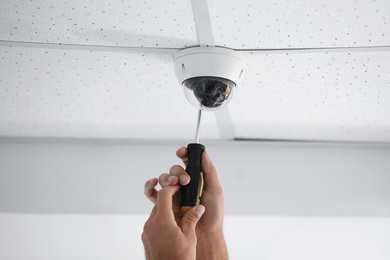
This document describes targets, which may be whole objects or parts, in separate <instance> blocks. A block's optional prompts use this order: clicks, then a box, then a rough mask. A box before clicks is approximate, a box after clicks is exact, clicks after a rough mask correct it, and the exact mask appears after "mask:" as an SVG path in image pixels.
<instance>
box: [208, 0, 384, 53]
mask: <svg viewBox="0 0 390 260" xmlns="http://www.w3.org/2000/svg"><path fill="white" fill-rule="evenodd" d="M210 13H211V16H210V17H211V21H212V23H213V29H214V33H215V36H214V38H215V42H216V44H217V45H221V46H228V47H230V48H234V49H261V48H289V47H291V48H302V47H312V48H316V47H335V46H337V47H344V46H347V47H348V46H349V47H351V46H378V45H389V43H390V1H387V0H371V1H369V0H342V1H339V0H330V1H329V0H321V1H310V0H299V1H296V0H295V1H291V0H281V1H280V0H279V1H261V2H260V1H257V0H244V1H224V0H216V1H210Z"/></svg>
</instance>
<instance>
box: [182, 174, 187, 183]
mask: <svg viewBox="0 0 390 260" xmlns="http://www.w3.org/2000/svg"><path fill="white" fill-rule="evenodd" d="M187 179H188V177H187V176H186V175H182V176H180V181H181V182H186V181H187Z"/></svg>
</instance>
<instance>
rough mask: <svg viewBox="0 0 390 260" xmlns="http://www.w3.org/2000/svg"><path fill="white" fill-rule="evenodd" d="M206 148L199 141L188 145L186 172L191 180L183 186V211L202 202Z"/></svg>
mask: <svg viewBox="0 0 390 260" xmlns="http://www.w3.org/2000/svg"><path fill="white" fill-rule="evenodd" d="M204 150H205V147H204V145H201V144H197V143H194V144H189V145H188V146H187V151H188V162H187V168H186V172H187V173H188V175H190V177H191V180H190V183H188V184H187V185H186V186H181V190H180V191H181V209H182V210H183V211H187V210H189V209H191V208H192V207H194V206H196V205H199V203H200V198H201V197H202V192H203V185H204V179H203V173H202V154H203V151H204Z"/></svg>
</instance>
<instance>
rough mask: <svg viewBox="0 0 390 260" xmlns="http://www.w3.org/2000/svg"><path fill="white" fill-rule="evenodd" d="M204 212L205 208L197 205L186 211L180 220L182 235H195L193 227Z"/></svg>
mask: <svg viewBox="0 0 390 260" xmlns="http://www.w3.org/2000/svg"><path fill="white" fill-rule="evenodd" d="M204 211H205V207H204V206H203V205H198V206H195V207H193V208H192V209H190V210H189V211H187V212H186V213H185V214H184V216H183V218H182V220H181V228H182V230H183V233H184V234H188V233H192V232H194V233H195V227H196V224H197V223H198V221H199V220H200V218H201V217H202V215H203V213H204Z"/></svg>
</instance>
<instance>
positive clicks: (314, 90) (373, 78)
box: [229, 52, 390, 142]
mask: <svg viewBox="0 0 390 260" xmlns="http://www.w3.org/2000/svg"><path fill="white" fill-rule="evenodd" d="M247 57H248V63H249V65H248V69H247V74H246V75H245V77H244V80H243V83H242V84H241V85H240V86H239V89H237V91H236V93H235V97H234V99H233V100H232V102H231V103H230V104H229V110H230V113H231V117H232V122H233V127H234V131H235V135H236V137H237V138H249V139H252V138H253V139H295V140H297V139H298V140H336V141H378V142H382V141H383V142H389V141H390V109H389V104H390V53H389V52H364V53H323V54H321V53H317V54H303V53H299V54H267V55H266V54H251V55H247Z"/></svg>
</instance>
